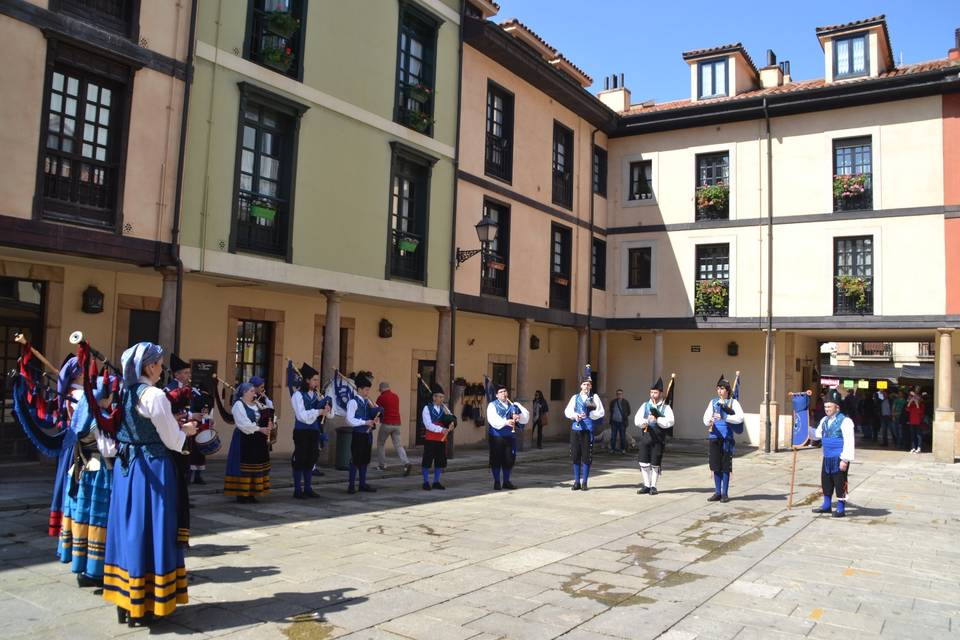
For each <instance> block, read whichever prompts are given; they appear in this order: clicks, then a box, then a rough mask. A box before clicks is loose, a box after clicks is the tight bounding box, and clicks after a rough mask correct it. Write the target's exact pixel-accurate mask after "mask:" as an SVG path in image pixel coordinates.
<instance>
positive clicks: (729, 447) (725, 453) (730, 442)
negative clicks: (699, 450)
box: [703, 374, 743, 502]
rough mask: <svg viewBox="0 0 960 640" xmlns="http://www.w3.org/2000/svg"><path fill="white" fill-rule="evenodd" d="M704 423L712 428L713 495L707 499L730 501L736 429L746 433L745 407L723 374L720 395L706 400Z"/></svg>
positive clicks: (711, 464)
mask: <svg viewBox="0 0 960 640" xmlns="http://www.w3.org/2000/svg"><path fill="white" fill-rule="evenodd" d="M703 424H704V426H705V427H708V430H709V445H708V446H709V460H710V471H712V472H713V486H714V492H713V495H712V496H710V497H709V498H707V501H708V502H716V501H718V500H719V501H720V502H730V497H729V494H728V491H729V488H730V474H731V473H733V452H734V447H735V446H736V441H735V440H734V437H733V434H734V433H743V408H742V407H741V406H740V401H739V400H736V399H734V398H732V397H731V390H730V383H729V382H727V380H726V379H725V378H724V377H723V374H721V375H720V379H719V380H717V396H716V397H715V398H712V399H711V400H710V401H709V402H708V403H707V409H706V411H704V412H703Z"/></svg>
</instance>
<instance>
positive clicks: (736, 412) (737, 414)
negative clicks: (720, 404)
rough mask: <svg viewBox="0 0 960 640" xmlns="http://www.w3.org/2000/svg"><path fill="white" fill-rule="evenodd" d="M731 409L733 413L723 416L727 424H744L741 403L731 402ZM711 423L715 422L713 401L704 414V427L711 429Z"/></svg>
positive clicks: (737, 401) (708, 404)
mask: <svg viewBox="0 0 960 640" xmlns="http://www.w3.org/2000/svg"><path fill="white" fill-rule="evenodd" d="M730 408H731V409H733V413H732V414H730V413H726V414H723V417H724V418H725V420H724V421H725V422H726V423H727V424H743V407H741V406H740V401H739V400H731V401H730ZM711 422H713V400H711V401H710V402H708V403H707V410H706V411H704V412H703V426H705V427H709V426H710V423H711Z"/></svg>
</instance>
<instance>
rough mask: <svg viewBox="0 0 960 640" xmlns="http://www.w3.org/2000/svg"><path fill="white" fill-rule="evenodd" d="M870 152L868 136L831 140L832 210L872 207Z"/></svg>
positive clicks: (871, 160)
mask: <svg viewBox="0 0 960 640" xmlns="http://www.w3.org/2000/svg"><path fill="white" fill-rule="evenodd" d="M872 165H873V152H872V144H871V138H870V136H863V137H860V138H845V139H843V140H834V141H833V210H834V211H859V210H863V209H872V208H873V168H872Z"/></svg>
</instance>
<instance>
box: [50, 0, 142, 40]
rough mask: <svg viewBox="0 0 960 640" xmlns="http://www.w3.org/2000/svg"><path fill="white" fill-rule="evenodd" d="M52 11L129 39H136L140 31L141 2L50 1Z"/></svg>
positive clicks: (121, 0)
mask: <svg viewBox="0 0 960 640" xmlns="http://www.w3.org/2000/svg"><path fill="white" fill-rule="evenodd" d="M50 10H51V11H60V12H61V13H65V14H68V15H70V16H72V17H74V18H78V19H80V20H83V21H85V22H90V23H92V24H95V25H97V26H98V27H101V28H103V29H107V30H108V31H113V32H115V33H119V34H121V35H123V36H126V37H128V38H135V37H136V35H137V33H138V31H139V24H138V23H139V17H140V0H50Z"/></svg>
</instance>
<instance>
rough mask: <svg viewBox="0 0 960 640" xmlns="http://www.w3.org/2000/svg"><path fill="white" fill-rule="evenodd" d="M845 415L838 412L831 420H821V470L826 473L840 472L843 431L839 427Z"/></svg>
mask: <svg viewBox="0 0 960 640" xmlns="http://www.w3.org/2000/svg"><path fill="white" fill-rule="evenodd" d="M845 418H846V416H845V415H843V414H842V413H840V412H839V411H838V412H837V413H836V414H835V415H834V416H833V419H830V418H826V417H825V418H824V419H823V431H822V433H821V438H822V442H823V468H824V470H825V471H826V472H827V473H837V472H838V471H840V453H841V452H842V451H843V430H842V429H840V425H842V424H843V421H844V419H845Z"/></svg>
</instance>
